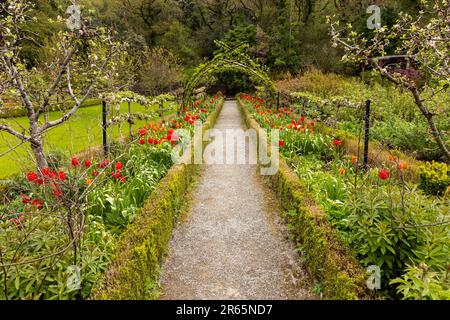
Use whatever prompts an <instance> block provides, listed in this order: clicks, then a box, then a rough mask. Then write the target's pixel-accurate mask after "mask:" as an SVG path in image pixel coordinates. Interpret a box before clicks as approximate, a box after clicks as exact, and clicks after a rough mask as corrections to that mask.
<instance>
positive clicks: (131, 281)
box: [91, 100, 224, 300]
mask: <svg viewBox="0 0 450 320" xmlns="http://www.w3.org/2000/svg"><path fill="white" fill-rule="evenodd" d="M223 102H224V100H222V101H221V102H220V103H219V104H218V105H217V107H216V109H215V110H214V111H213V112H212V113H211V114H210V115H209V117H208V119H207V120H206V121H205V122H204V123H203V133H204V132H205V131H206V130H208V129H210V128H212V127H213V126H214V124H215V123H216V120H217V117H218V115H219V113H220V111H221V109H222V107H223ZM200 138H201V137H200ZM198 168H199V166H198V165H194V164H188V165H186V164H177V165H174V166H172V168H171V169H170V170H169V171H168V172H167V174H166V176H165V177H164V178H163V179H162V180H161V181H160V182H159V184H158V187H157V188H156V189H155V191H154V192H153V193H152V194H151V195H150V197H149V199H148V200H147V202H146V204H145V205H144V207H143V208H142V209H141V210H140V212H139V213H138V215H137V217H136V219H135V221H134V222H133V223H132V224H131V225H130V226H129V227H128V228H127V230H126V231H125V232H124V233H123V234H122V235H121V236H120V239H119V241H118V244H117V248H116V254H115V256H113V258H112V262H111V264H110V266H109V268H108V270H107V271H106V273H105V275H104V276H103V279H102V281H101V282H100V283H99V284H98V285H97V286H96V287H95V288H94V290H93V292H92V294H91V299H94V300H142V299H146V298H148V296H147V295H146V291H147V289H149V287H150V288H151V286H152V285H153V284H154V283H155V282H157V280H158V277H159V272H158V270H159V268H160V265H161V263H162V261H163V258H164V256H165V255H166V253H167V249H168V248H167V246H168V243H169V239H170V237H171V235H172V229H173V227H174V225H175V221H176V218H177V215H178V211H179V209H180V208H181V205H182V202H183V199H184V198H185V195H186V192H187V190H188V188H189V186H190V183H191V181H192V178H193V176H194V173H195V172H196V171H197V170H198Z"/></svg>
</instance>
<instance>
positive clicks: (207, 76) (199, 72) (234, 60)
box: [183, 40, 275, 105]
mask: <svg viewBox="0 0 450 320" xmlns="http://www.w3.org/2000/svg"><path fill="white" fill-rule="evenodd" d="M215 43H216V45H217V46H218V47H219V48H221V49H222V50H221V51H220V52H219V53H217V54H216V55H215V56H214V58H213V59H211V60H210V61H208V62H207V63H204V64H201V65H199V66H198V67H197V68H196V70H195V72H194V73H193V75H192V76H191V78H190V79H189V81H188V83H187V84H186V87H185V90H184V95H183V103H184V105H188V104H189V102H191V99H192V95H193V93H194V90H195V88H197V87H198V85H199V84H200V83H202V81H203V82H208V81H210V80H211V79H213V76H214V74H217V73H220V72H223V71H229V70H233V71H240V72H243V73H245V74H247V75H249V76H250V78H251V79H252V80H253V81H255V82H257V83H259V84H260V85H262V86H263V87H264V88H265V89H266V90H267V91H268V92H269V93H270V94H272V95H273V94H274V93H275V85H274V84H273V82H272V80H270V77H269V75H268V74H267V70H266V68H265V67H263V66H261V65H260V64H258V63H257V62H256V61H255V60H253V59H252V58H251V57H250V56H249V55H248V54H247V52H248V44H245V43H244V44H241V45H239V46H236V47H230V46H228V45H227V44H225V43H224V42H222V41H218V40H216V41H215Z"/></svg>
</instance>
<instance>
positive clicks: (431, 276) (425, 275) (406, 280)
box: [390, 263, 450, 300]
mask: <svg viewBox="0 0 450 320" xmlns="http://www.w3.org/2000/svg"><path fill="white" fill-rule="evenodd" d="M405 271H406V272H405V274H404V275H403V276H402V277H400V278H396V279H394V280H392V281H391V282H390V283H391V284H393V285H396V286H397V292H398V293H399V294H400V295H401V296H402V298H403V299H405V300H406V299H411V300H450V274H449V272H450V271H449V270H447V271H442V272H433V271H430V270H429V267H428V265H427V264H425V263H421V264H420V265H419V266H418V267H415V266H408V267H407V268H406V270H405Z"/></svg>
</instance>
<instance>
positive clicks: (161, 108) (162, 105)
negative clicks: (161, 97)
mask: <svg viewBox="0 0 450 320" xmlns="http://www.w3.org/2000/svg"><path fill="white" fill-rule="evenodd" d="M159 117H160V118H161V120H162V121H163V122H164V103H163V102H160V103H159Z"/></svg>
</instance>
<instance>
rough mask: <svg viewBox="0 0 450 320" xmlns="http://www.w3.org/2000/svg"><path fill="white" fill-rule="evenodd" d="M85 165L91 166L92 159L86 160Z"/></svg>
mask: <svg viewBox="0 0 450 320" xmlns="http://www.w3.org/2000/svg"><path fill="white" fill-rule="evenodd" d="M84 165H85V166H86V168H89V167H90V166H91V165H92V162H91V161H90V160H86V161H85V162H84Z"/></svg>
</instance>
